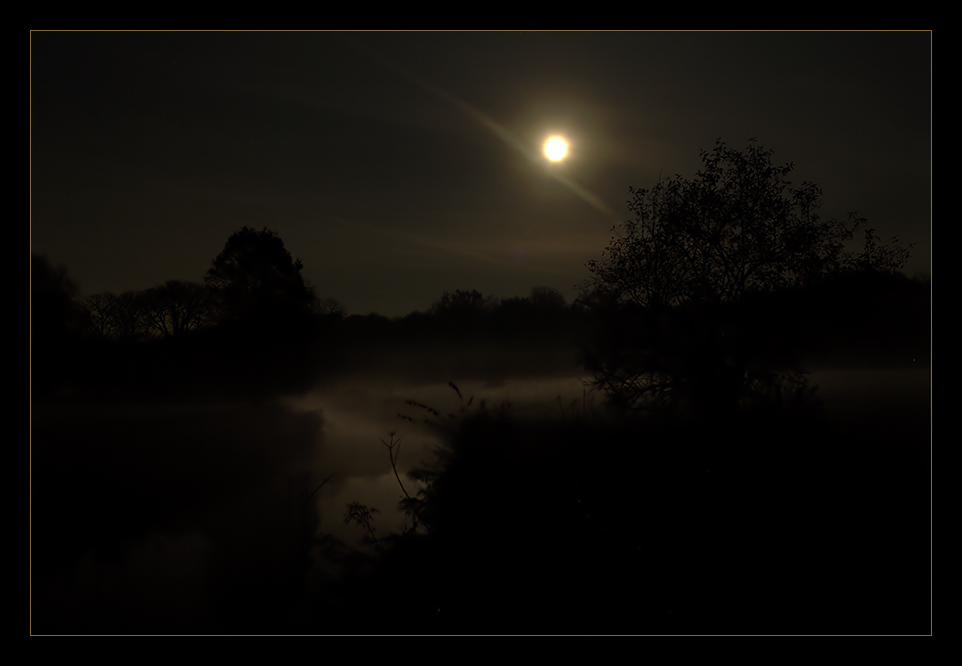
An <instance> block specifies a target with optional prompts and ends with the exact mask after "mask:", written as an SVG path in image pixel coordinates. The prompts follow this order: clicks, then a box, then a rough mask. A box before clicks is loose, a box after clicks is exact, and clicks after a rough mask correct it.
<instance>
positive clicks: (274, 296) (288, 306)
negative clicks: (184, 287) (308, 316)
mask: <svg viewBox="0 0 962 666" xmlns="http://www.w3.org/2000/svg"><path fill="white" fill-rule="evenodd" d="M302 269H303V264H302V263H301V260H300V259H297V260H295V259H293V258H292V257H291V254H290V252H288V251H287V249H286V248H285V247H284V242H283V241H282V240H281V238H280V236H278V235H277V233H276V232H274V231H271V230H269V229H266V228H265V229H263V230H261V231H256V230H255V229H252V228H250V227H244V228H243V229H241V230H240V231H238V232H236V233H234V234H233V235H231V237H230V238H228V239H227V244H226V245H225V246H224V249H223V251H222V252H221V253H220V254H219V255H218V256H217V257H216V258H215V259H214V261H213V262H212V265H211V267H210V270H208V271H207V276H206V283H207V285H208V286H209V287H210V288H211V289H212V290H213V292H214V294H215V297H216V303H217V306H218V312H219V315H220V317H221V319H222V320H223V321H229V322H232V321H242V322H248V323H250V322H260V323H264V322H277V321H278V320H281V321H284V322H286V321H288V320H289V319H291V318H292V317H294V318H296V317H298V316H302V315H303V314H304V313H307V312H311V311H313V310H315V309H316V297H315V296H314V293H313V290H312V289H311V288H310V287H309V286H308V285H307V284H306V283H305V281H304V278H303V276H302V275H301V270H302Z"/></svg>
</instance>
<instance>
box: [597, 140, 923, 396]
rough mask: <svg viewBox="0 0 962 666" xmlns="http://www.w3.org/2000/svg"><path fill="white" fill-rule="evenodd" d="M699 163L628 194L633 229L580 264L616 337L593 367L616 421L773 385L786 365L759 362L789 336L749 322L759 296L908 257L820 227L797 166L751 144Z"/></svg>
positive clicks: (815, 194)
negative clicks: (620, 411) (621, 410)
mask: <svg viewBox="0 0 962 666" xmlns="http://www.w3.org/2000/svg"><path fill="white" fill-rule="evenodd" d="M701 158H702V162H703V164H704V167H703V169H702V170H701V171H699V172H698V173H697V174H696V175H695V177H694V178H692V179H688V178H684V177H682V176H675V177H674V178H669V179H666V180H664V181H661V182H659V183H658V184H656V185H655V186H654V187H653V188H652V189H650V190H645V189H637V190H636V189H631V190H630V191H631V194H632V197H631V199H630V200H629V202H628V208H629V210H630V211H631V212H632V213H633V214H634V219H631V220H628V221H626V222H624V223H623V224H622V225H621V227H620V233H618V234H617V235H615V236H614V237H613V238H612V240H611V242H610V244H609V245H608V247H607V248H606V250H605V251H604V253H603V255H602V258H601V259H600V260H597V261H590V262H589V263H588V268H589V270H590V271H591V273H592V274H593V279H592V280H591V281H590V282H589V283H588V284H586V285H585V290H586V292H589V293H590V294H591V295H590V297H589V298H587V299H586V301H587V302H593V303H594V304H595V306H596V309H597V311H598V312H601V313H607V314H608V315H610V316H611V323H612V325H611V326H610V327H608V328H607V330H606V331H605V335H607V336H608V338H607V340H605V341H604V343H603V344H601V345H600V346H596V348H595V350H594V355H593V358H592V361H593V362H594V365H595V369H596V370H597V372H598V375H597V378H598V383H599V384H601V385H602V386H604V387H605V388H606V389H607V390H608V392H609V395H611V396H612V397H613V398H614V399H615V400H616V401H617V402H620V403H621V404H622V405H623V406H626V407H637V406H638V405H639V404H640V403H643V402H645V401H646V399H647V398H653V397H654V398H657V399H658V400H659V401H661V402H666V401H667V402H676V403H677V402H678V401H679V400H680V399H681V400H687V401H693V402H695V403H700V404H706V403H707V402H711V401H715V402H717V401H719V400H720V401H721V402H725V403H728V404H729V406H730V403H731V401H733V400H735V399H737V398H738V396H739V395H741V394H743V393H744V391H745V390H746V389H749V390H751V389H753V388H758V387H759V386H761V385H763V384H769V385H770V384H771V381H772V379H773V375H772V372H773V371H777V370H780V369H777V368H774V367H773V364H775V365H777V364H779V363H782V364H784V363H785V362H786V359H784V358H783V359H776V358H773V357H769V358H765V359H759V352H762V351H765V350H771V349H772V348H773V347H781V348H782V351H784V348H785V346H786V345H783V344H781V345H780V344H779V339H778V338H779V336H784V333H785V332H786V331H790V330H792V328H793V326H795V323H796V322H792V321H791V320H787V321H786V320H782V321H778V322H776V321H774V320H773V319H771V318H768V319H766V317H764V316H759V315H763V314H764V312H765V310H766V308H767V307H768V305H769V304H770V301H765V300H764V298H762V297H763V296H764V295H771V294H776V293H782V292H784V291H786V290H790V289H799V288H805V287H808V286H810V285H813V284H815V283H817V282H818V281H819V280H821V279H823V278H825V277H826V276H829V275H837V274H840V273H844V272H847V271H877V272H891V271H896V270H898V269H900V268H901V267H902V266H903V265H904V264H905V261H906V260H907V258H908V254H909V248H908V247H905V246H903V245H902V244H901V243H900V242H899V241H898V239H897V238H893V239H892V242H891V243H890V244H882V243H880V242H879V239H878V238H877V236H876V235H875V232H874V230H872V229H871V228H868V227H867V226H866V220H865V219H863V218H860V217H858V216H856V215H855V214H851V215H849V217H848V219H847V220H842V221H839V220H835V219H822V218H821V217H820V216H819V213H818V210H819V206H820V202H821V190H820V189H819V188H818V186H817V185H815V184H813V183H808V182H805V183H802V185H801V186H799V187H793V186H792V184H791V182H790V181H789V180H788V179H787V176H788V175H789V174H790V173H791V171H792V170H793V168H794V167H793V165H792V164H786V165H782V166H778V165H775V164H773V162H772V151H771V150H767V149H764V148H762V147H761V146H758V145H757V144H755V142H754V140H753V141H751V142H749V145H748V147H747V148H746V150H744V151H737V150H734V149H731V148H728V147H727V146H726V145H725V144H724V142H722V141H721V140H719V141H717V142H716V144H715V147H714V148H713V149H712V150H710V151H703V152H702V155H701ZM860 231H861V232H862V233H863V234H864V241H863V243H862V244H861V247H858V246H857V244H856V243H855V239H856V235H857V234H858V233H859V232H860ZM786 339H787V338H782V340H781V341H782V342H784V340H786ZM753 366H754V367H753ZM782 369H784V368H782Z"/></svg>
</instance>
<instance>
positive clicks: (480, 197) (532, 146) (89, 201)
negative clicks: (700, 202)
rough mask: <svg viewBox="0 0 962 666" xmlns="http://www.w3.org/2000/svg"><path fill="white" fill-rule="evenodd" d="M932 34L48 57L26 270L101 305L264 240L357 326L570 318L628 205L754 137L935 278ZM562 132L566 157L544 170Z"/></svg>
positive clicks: (223, 44) (191, 45)
mask: <svg viewBox="0 0 962 666" xmlns="http://www.w3.org/2000/svg"><path fill="white" fill-rule="evenodd" d="M931 42H932V35H931V32H929V31H883V32H870V31H858V32H850V31H842V32H839V31H833V32H778V31H763V32H736V31H725V32H669V31H657V32H644V31H641V32H637V31H636V32H580V31H574V32H551V31H549V32H507V31H494V32H490V31H484V32H408V31H400V32H286V31H279V32H268V31H249V32H206V31H198V32H179V31H137V32H88V31H63V32H60V31H34V32H32V34H31V250H32V251H33V252H36V253H39V254H43V255H46V256H47V257H48V258H49V259H50V260H51V261H53V262H55V263H59V264H63V265H64V266H66V268H67V270H68V273H69V275H70V276H71V277H73V278H74V280H75V281H76V282H77V283H78V285H79V287H80V290H81V293H82V294H83V295H90V294H94V293H98V292H101V291H114V292H122V291H126V290H129V289H143V288H147V287H152V286H155V285H157V284H160V283H162V282H164V281H166V280H169V279H181V280H194V281H200V280H201V279H202V278H203V275H204V273H205V272H206V270H207V268H208V267H209V266H210V262H211V260H212V259H213V258H214V257H215V256H216V255H217V254H218V253H219V252H220V250H221V249H222V248H223V246H224V243H225V242H226V240H227V238H228V236H230V234H231V233H233V232H234V231H237V230H238V229H240V228H241V227H243V226H245V225H246V226H253V227H256V228H262V227H265V226H266V227H269V228H271V229H273V230H275V231H277V232H278V233H279V234H280V236H281V238H283V240H284V242H285V244H286V246H287V248H288V250H290V252H291V253H292V254H293V255H294V256H295V257H298V258H300V259H301V260H302V261H303V263H304V274H305V277H306V278H307V279H308V280H309V281H310V282H311V283H312V284H313V285H314V286H315V287H316V290H317V293H318V295H319V296H322V297H333V298H337V299H338V300H340V301H341V302H342V303H343V304H344V306H345V307H346V308H347V310H348V311H349V312H351V313H357V314H367V313H370V312H377V313H380V314H384V315H388V316H396V315H403V314H407V313H408V312H411V311H414V310H424V309H426V308H427V307H429V306H430V304H431V303H432V302H433V301H435V300H436V299H437V298H438V297H439V296H440V295H441V293H442V292H444V291H453V290H455V289H478V290H479V291H482V292H483V293H485V294H487V295H493V296H497V297H502V298H504V297H509V296H516V295H527V294H528V293H529V292H530V290H531V288H532V287H538V286H549V287H554V288H556V289H559V290H560V291H562V293H564V294H565V296H566V298H568V299H569V300H571V299H572V298H573V297H574V296H575V295H576V292H575V291H573V289H572V287H574V286H575V285H576V284H579V283H581V282H583V281H584V280H585V279H586V278H587V277H588V272H587V270H586V268H585V263H586V262H587V261H588V260H589V259H592V258H598V257H599V256H600V254H601V252H602V250H603V249H604V247H605V245H606V244H607V241H608V239H609V238H610V229H611V227H612V225H613V224H615V223H617V222H618V221H620V220H622V219H624V218H626V217H627V215H628V214H627V209H626V206H625V202H626V200H627V198H628V188H629V186H633V187H650V186H651V185H653V184H654V183H655V182H656V181H657V180H658V178H659V174H661V175H663V176H668V175H672V174H675V173H680V174H682V175H684V176H693V175H694V173H695V171H696V170H697V169H698V168H699V166H700V161H699V152H700V151H701V150H702V149H708V148H711V147H712V145H713V144H714V142H715V139H716V138H723V139H724V140H725V141H726V142H728V143H729V144H730V145H732V146H733V147H738V148H742V147H744V146H745V145H746V143H747V140H748V139H749V138H750V137H756V138H757V140H758V143H760V144H761V145H763V146H766V147H769V148H772V149H774V151H775V153H774V159H775V161H776V162H778V163H784V162H794V163H795V165H796V170H795V172H794V174H793V177H792V178H793V181H795V182H796V183H799V184H800V183H801V182H802V181H803V180H810V181H814V182H816V183H818V184H819V185H820V186H821V187H822V189H823V192H824V199H823V208H822V214H823V215H824V216H827V217H844V216H845V215H847V213H848V212H849V211H858V213H859V214H861V215H863V216H865V217H867V218H868V219H869V222H870V223H871V225H872V226H874V227H875V228H876V229H877V230H878V232H879V233H880V235H882V236H883V237H885V238H887V237H889V236H891V235H893V234H898V235H899V236H900V238H902V240H904V241H905V242H911V243H915V244H916V246H915V250H914V253H913V258H912V259H911V261H910V263H909V265H908V266H907V267H906V269H905V271H906V273H908V274H909V275H915V274H919V273H925V274H930V272H931V268H930V258H931V246H930V239H931V222H930V220H931V188H932V180H931V155H932V151H931V61H932V55H931ZM550 134H562V135H564V136H566V137H567V138H568V140H569V142H570V146H571V152H570V156H569V158H568V159H566V160H565V161H563V162H561V163H558V164H549V163H548V162H547V161H546V160H545V159H543V158H542V157H541V156H540V150H541V145H542V143H543V141H544V140H545V139H546V138H547V137H548V136H549V135H550Z"/></svg>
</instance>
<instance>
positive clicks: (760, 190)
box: [31, 140, 928, 409]
mask: <svg viewBox="0 0 962 666" xmlns="http://www.w3.org/2000/svg"><path fill="white" fill-rule="evenodd" d="M771 157H772V151H771V150H766V149H764V148H762V147H760V146H757V145H756V144H755V143H754V142H750V143H749V146H748V148H747V149H745V150H743V151H738V150H734V149H731V148H729V147H727V146H726V145H725V144H724V143H723V142H722V141H720V140H719V141H718V142H717V143H716V145H715V147H714V149H712V150H710V151H703V152H702V161H703V164H704V168H703V169H702V170H701V171H699V172H698V173H697V174H696V176H695V177H694V178H690V179H689V178H684V177H682V176H675V177H673V178H668V179H666V180H663V181H661V182H659V183H657V184H656V185H655V186H654V187H653V188H651V189H650V190H645V189H638V190H634V189H632V190H631V192H632V199H631V200H630V201H629V206H628V207H629V210H630V211H631V212H632V213H633V216H634V217H633V219H629V220H627V221H625V222H624V223H623V224H622V225H621V226H620V228H616V229H612V232H613V235H612V239H611V242H610V243H609V245H608V247H606V248H605V249H604V251H603V252H602V254H601V258H600V259H598V260H592V261H590V262H588V264H587V269H588V272H589V274H590V277H589V278H588V279H587V280H586V281H585V282H584V283H583V284H582V285H581V286H580V289H581V295H580V296H579V297H578V298H577V299H575V301H574V302H572V303H570V304H569V303H566V302H565V298H564V296H563V295H562V294H561V293H560V292H558V291H557V290H554V289H551V288H548V287H536V288H534V289H532V291H531V293H530V295H529V296H526V297H512V298H503V299H497V298H494V297H491V296H487V295H484V294H482V293H481V292H479V291H477V290H461V289H457V290H455V291H446V292H444V293H443V294H442V295H441V296H440V298H439V299H438V300H436V301H435V302H434V303H433V304H432V305H431V306H430V307H429V308H428V309H427V310H426V311H424V312H412V313H410V314H409V315H407V316H405V317H398V318H394V319H393V320H392V319H388V318H387V317H384V316H381V315H378V314H376V313H371V314H369V315H364V316H362V315H348V313H347V312H346V311H345V309H344V308H343V307H342V306H341V305H340V303H339V302H338V301H337V300H335V299H333V298H328V299H321V298H318V297H317V295H316V293H315V289H314V287H313V286H311V285H310V284H308V283H307V282H306V281H305V279H304V277H303V275H302V270H303V264H302V262H301V261H300V260H299V259H295V258H293V257H292V255H291V253H290V252H289V251H288V250H287V249H286V248H285V246H284V242H283V240H282V239H281V238H280V236H279V235H278V234H277V233H276V232H274V231H272V230H270V229H269V228H266V227H265V228H263V229H262V230H256V229H253V228H250V227H244V228H242V229H240V230H239V231H237V232H235V233H234V234H232V235H231V236H230V237H229V238H228V239H227V242H226V244H225V246H224V249H223V250H222V251H221V253H220V254H219V255H218V256H217V257H215V258H214V259H213V260H212V262H211V265H210V267H209V269H208V270H207V272H206V274H205V275H204V278H203V281H202V282H191V281H183V280H168V281H166V282H164V283H163V284H161V285H158V286H156V287H152V288H150V289H146V290H140V291H127V292H124V293H121V294H116V293H111V292H104V293H100V294H95V295H93V296H90V297H88V298H85V299H82V300H78V299H77V298H76V297H75V293H76V289H75V288H74V287H73V285H72V283H71V282H70V280H69V278H68V277H67V275H66V271H65V269H64V268H63V267H53V266H51V265H50V264H49V262H47V261H46V259H45V258H43V257H34V258H33V261H32V268H33V281H32V285H31V301H32V302H31V308H32V309H31V312H32V322H31V323H32V335H33V339H34V341H35V343H37V344H38V345H39V347H40V348H43V347H44V344H43V342H44V341H45V340H46V339H47V338H49V337H50V336H54V337H59V338H63V337H64V336H66V335H68V334H69V336H72V337H73V338H78V337H80V338H86V339H94V340H100V341H107V342H110V343H136V342H146V341H157V340H183V339H186V338H190V337H192V336H194V335H195V334H201V333H212V332H213V333H214V334H215V337H216V335H218V334H221V333H223V334H226V335H233V336H235V337H236V336H237V335H241V336H244V335H250V334H253V335H255V336H261V337H263V336H264V335H269V336H273V337H274V338H277V337H278V336H280V337H283V336H292V337H295V338H298V339H305V337H306V338H310V337H311V336H312V335H313V334H315V333H317V332H319V331H326V332H331V331H335V332H336V331H340V332H341V333H343V336H342V340H352V339H353V340H356V341H362V340H365V339H369V338H370V336H379V335H384V334H387V335H397V336H400V337H401V338H407V339H410V338H411V337H414V338H417V337H425V338H431V337H432V336H436V335H439V334H440V335H454V336H455V337H460V338H464V337H465V336H467V337H486V336H487V337H494V338H496V339H497V338H505V337H506V338H508V339H510V338H514V339H517V338H519V337H520V338H524V337H528V338H529V339H530V338H531V337H535V338H538V337H541V338H545V337H553V338H554V339H559V337H560V338H564V339H567V340H569V341H574V342H577V343H578V344H579V345H581V346H582V347H583V351H584V360H585V364H586V366H587V367H588V369H589V370H590V371H592V372H594V373H595V377H596V380H597V383H598V384H599V385H600V386H602V387H603V388H604V389H605V391H606V392H607V393H608V394H609V396H611V397H613V398H614V399H615V400H616V401H618V402H621V403H622V405H623V406H624V407H626V408H628V409H634V408H636V407H638V406H639V405H640V404H646V405H647V404H648V403H650V402H652V401H654V402H659V401H661V402H663V401H664V400H665V399H669V401H677V399H678V398H679V396H682V395H686V396H687V397H686V399H691V398H692V397H693V396H702V397H705V396H710V398H709V399H710V400H712V401H715V399H716V397H717V396H718V395H719V394H720V393H721V394H725V395H729V396H732V397H733V398H734V397H735V396H737V395H739V394H741V393H743V392H744V391H745V390H749V391H751V390H755V389H757V388H758V386H759V385H760V384H763V383H765V382H769V381H770V380H771V379H772V378H773V377H774V376H775V374H777V373H781V375H782V376H783V377H784V376H786V374H785V373H786V372H788V373H791V372H794V370H793V369H791V368H789V367H788V366H789V365H792V364H793V363H796V360H793V359H791V358H790V357H791V356H792V354H791V353H790V352H792V351H793V350H792V349H789V350H787V351H788V352H789V353H785V352H786V348H789V347H793V348H795V349H796V350H797V349H798V348H800V347H802V346H805V345H808V346H812V345H813V344H814V345H816V346H817V345H818V344H819V340H818V338H820V337H825V336H826V334H827V331H828V329H831V328H833V327H835V328H838V326H837V324H838V323H839V322H844V321H845V320H846V319H851V318H852V316H853V313H858V312H861V313H862V316H863V319H865V322H863V323H864V324H865V325H863V326H862V331H861V333H863V334H864V333H865V329H866V326H867V325H869V324H871V325H876V326H877V328H880V329H888V330H889V331H890V332H893V334H894V335H898V334H900V333H901V332H905V331H909V330H910V329H913V327H914V329H919V328H920V327H922V326H921V324H923V323H925V322H919V321H915V320H912V321H906V318H902V319H901V320H899V321H888V322H886V321H884V317H883V316H880V315H879V312H881V311H882V310H884V309H885V308H889V309H891V308H893V307H903V308H904V307H909V308H912V307H915V310H914V311H913V310H906V312H907V313H914V312H917V313H918V314H920V315H923V316H924V314H923V313H922V312H921V311H920V309H919V308H918V307H917V306H911V305H909V304H908V301H909V300H911V299H913V298H914V299H915V302H916V303H918V302H920V301H921V298H922V294H923V292H924V291H926V290H927V289H928V287H927V283H923V282H922V281H920V280H909V279H908V278H907V277H906V276H904V274H902V273H901V272H900V271H901V269H902V267H903V266H904V265H905V263H906V261H907V259H908V256H909V252H910V249H911V246H910V245H909V246H905V245H903V244H902V243H901V242H900V241H899V240H898V239H897V238H893V239H892V240H891V241H890V242H889V243H883V242H881V240H880V239H879V238H878V237H877V235H876V234H875V232H874V230H873V229H871V228H870V227H868V226H867V222H866V220H865V219H863V218H860V217H858V216H857V215H855V214H851V215H850V216H849V218H848V219H847V220H835V219H823V218H821V217H820V215H819V213H818V209H819V206H820V201H821V190H820V189H819V188H818V187H817V186H816V185H814V184H812V183H803V184H802V185H801V186H799V187H794V186H792V184H791V182H790V181H789V180H788V178H787V177H788V175H789V174H790V173H791V171H792V169H793V168H794V167H793V165H792V164H786V165H781V166H778V165H775V164H773V163H772V159H771ZM858 234H862V236H863V238H862V240H861V242H859V241H858V240H857V235H858ZM909 292H911V293H912V294H914V295H913V296H910V295H909ZM867 308H868V309H867ZM872 308H874V309H872ZM870 310H871V311H870ZM849 324H852V323H851V322H849ZM842 328H843V329H844V328H845V327H844V326H843V327H842ZM858 328H859V326H858V323H857V322H855V324H854V325H849V326H848V329H849V330H848V331H843V332H842V334H851V333H854V334H856V335H858V334H859V332H858V330H857V329H858ZM878 332H879V331H875V333H878ZM916 332H917V330H916ZM335 337H336V334H335ZM890 337H891V336H890ZM329 339H331V338H330V337H329ZM775 366H779V368H778V370H777V372H776V371H775ZM773 373H774V374H773ZM694 399H695V400H701V399H702V398H699V397H695V398H694Z"/></svg>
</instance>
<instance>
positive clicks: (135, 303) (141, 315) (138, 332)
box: [111, 290, 147, 342]
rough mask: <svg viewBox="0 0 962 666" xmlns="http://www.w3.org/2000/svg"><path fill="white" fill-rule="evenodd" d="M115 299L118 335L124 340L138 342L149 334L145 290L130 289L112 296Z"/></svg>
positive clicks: (115, 319) (115, 318)
mask: <svg viewBox="0 0 962 666" xmlns="http://www.w3.org/2000/svg"><path fill="white" fill-rule="evenodd" d="M111 298H113V299H114V308H115V309H114V321H115V322H116V332H117V333H116V335H117V338H118V339H119V340H122V341H124V342H136V341H139V340H141V339H143V338H144V336H145V335H147V326H146V314H145V312H144V300H143V292H141V291H136V290H130V291H125V292H124V293H122V294H119V295H116V296H113V295H112V296H111Z"/></svg>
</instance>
